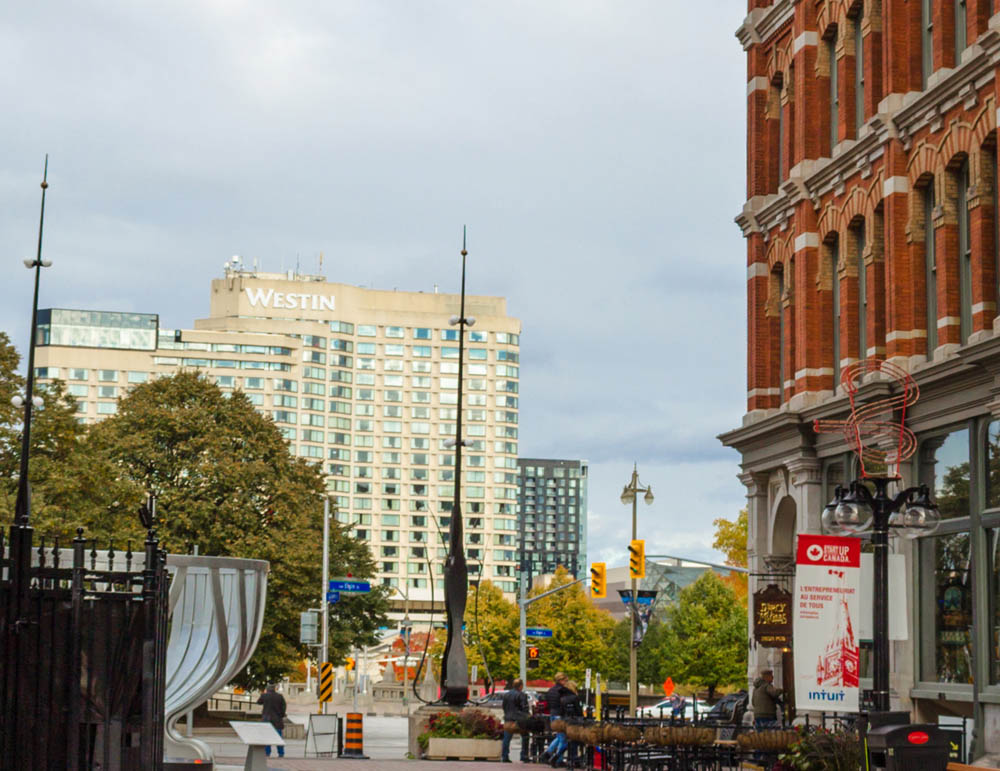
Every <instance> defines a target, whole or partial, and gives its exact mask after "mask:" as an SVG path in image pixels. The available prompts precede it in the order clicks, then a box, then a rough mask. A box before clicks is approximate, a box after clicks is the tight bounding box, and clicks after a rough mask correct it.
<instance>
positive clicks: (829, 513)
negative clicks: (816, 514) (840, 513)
mask: <svg viewBox="0 0 1000 771" xmlns="http://www.w3.org/2000/svg"><path fill="white" fill-rule="evenodd" d="M820 524H821V525H822V527H823V532H824V533H826V534H827V535H843V534H844V530H843V528H841V526H840V523H839V522H837V503H836V501H833V502H831V503H828V504H827V505H826V506H824V507H823V516H822V517H820Z"/></svg>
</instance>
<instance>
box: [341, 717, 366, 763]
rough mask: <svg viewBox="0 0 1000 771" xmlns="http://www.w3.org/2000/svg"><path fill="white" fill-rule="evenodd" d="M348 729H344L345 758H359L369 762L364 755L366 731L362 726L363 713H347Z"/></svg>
mask: <svg viewBox="0 0 1000 771" xmlns="http://www.w3.org/2000/svg"><path fill="white" fill-rule="evenodd" d="M346 723H347V727H346V728H345V729H344V755H343V757H345V758H357V759H360V760H367V759H368V756H367V755H365V753H364V731H363V730H362V726H361V713H360V712H348V713H347V721H346Z"/></svg>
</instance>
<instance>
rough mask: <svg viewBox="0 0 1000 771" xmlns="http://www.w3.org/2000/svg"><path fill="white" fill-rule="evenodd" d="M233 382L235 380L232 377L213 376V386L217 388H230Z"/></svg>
mask: <svg viewBox="0 0 1000 771" xmlns="http://www.w3.org/2000/svg"><path fill="white" fill-rule="evenodd" d="M235 380H236V378H234V377H233V376H232V375H216V376H215V384H216V385H217V386H219V388H232V387H233V384H234V381H235Z"/></svg>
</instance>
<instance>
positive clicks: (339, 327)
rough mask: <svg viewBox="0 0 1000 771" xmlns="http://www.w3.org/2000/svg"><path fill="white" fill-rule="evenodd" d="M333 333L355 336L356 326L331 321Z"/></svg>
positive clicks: (344, 322)
mask: <svg viewBox="0 0 1000 771" xmlns="http://www.w3.org/2000/svg"><path fill="white" fill-rule="evenodd" d="M330 331H331V332H341V333H343V334H345V335H353V334H354V325H353V324H351V323H348V322H346V321H331V322H330Z"/></svg>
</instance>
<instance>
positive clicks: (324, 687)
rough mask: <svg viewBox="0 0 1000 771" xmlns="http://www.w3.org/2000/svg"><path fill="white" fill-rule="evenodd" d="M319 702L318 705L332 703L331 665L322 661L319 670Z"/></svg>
mask: <svg viewBox="0 0 1000 771" xmlns="http://www.w3.org/2000/svg"><path fill="white" fill-rule="evenodd" d="M319 701H320V704H322V703H324V702H328V701H333V664H331V663H330V662H329V661H324V662H323V663H322V664H320V668H319Z"/></svg>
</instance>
